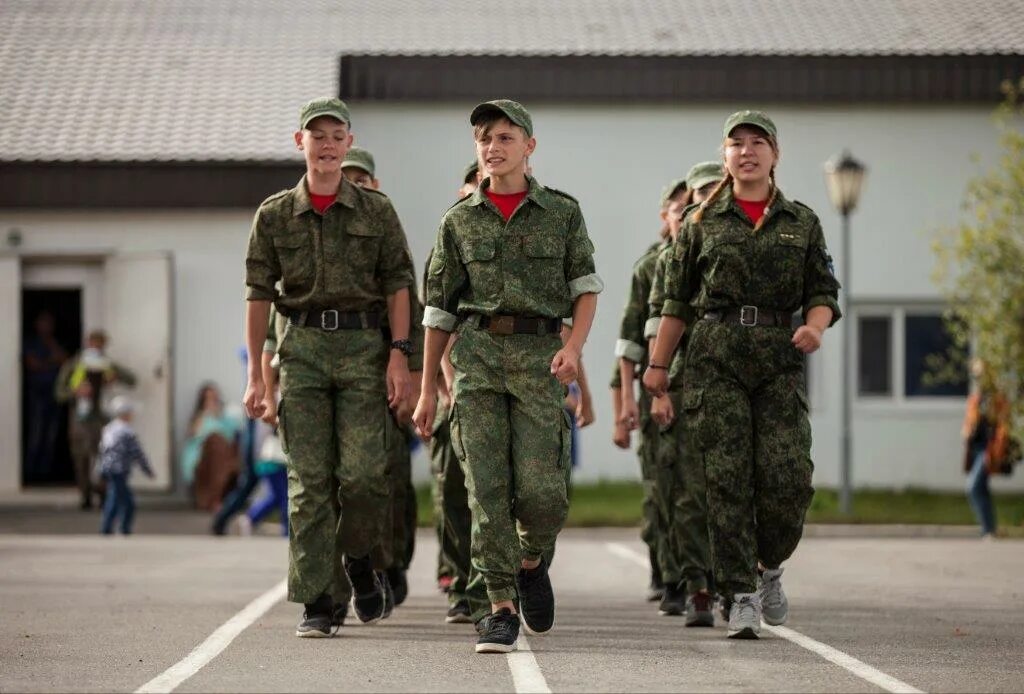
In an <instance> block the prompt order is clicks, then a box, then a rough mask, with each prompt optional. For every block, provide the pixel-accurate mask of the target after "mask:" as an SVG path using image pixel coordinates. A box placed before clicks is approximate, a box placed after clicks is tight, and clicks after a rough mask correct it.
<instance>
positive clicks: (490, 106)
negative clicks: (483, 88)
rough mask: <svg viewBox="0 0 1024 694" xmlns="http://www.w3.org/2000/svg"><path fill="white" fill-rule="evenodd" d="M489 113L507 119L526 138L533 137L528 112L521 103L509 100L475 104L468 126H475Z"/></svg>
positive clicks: (531, 122) (531, 121)
mask: <svg viewBox="0 0 1024 694" xmlns="http://www.w3.org/2000/svg"><path fill="white" fill-rule="evenodd" d="M491 113H498V114H500V115H502V116H504V117H505V118H508V119H509V120H510V121H512V123H514V124H515V125H518V126H519V127H520V128H522V129H523V130H525V131H526V136H527V137H533V119H532V118H530V112H529V111H527V110H526V107H525V106H523V105H522V104H521V103H519V102H518V101H512V100H511V99H495V100H494V101H485V102H484V103H482V104H477V106H476V108H474V109H473V112H472V113H471V114H469V124H470V125H476V124H477V123H478V122H479V121H480V120H481V119H482V118H483V117H484V116H486V115H488V114H491Z"/></svg>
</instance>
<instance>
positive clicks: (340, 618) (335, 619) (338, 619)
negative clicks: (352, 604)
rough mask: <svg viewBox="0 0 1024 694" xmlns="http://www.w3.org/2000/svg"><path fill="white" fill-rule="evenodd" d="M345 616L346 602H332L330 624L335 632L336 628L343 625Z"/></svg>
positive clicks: (346, 613)
mask: <svg viewBox="0 0 1024 694" xmlns="http://www.w3.org/2000/svg"><path fill="white" fill-rule="evenodd" d="M346 617H348V603H347V602H336V603H334V609H333V610H332V611H331V626H332V627H334V631H335V633H337V631H338V629H340V628H341V627H343V626H345V618H346Z"/></svg>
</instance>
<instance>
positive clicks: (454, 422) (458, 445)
mask: <svg viewBox="0 0 1024 694" xmlns="http://www.w3.org/2000/svg"><path fill="white" fill-rule="evenodd" d="M448 427H449V429H450V431H451V437H452V450H453V451H455V457H456V458H458V459H459V460H461V461H465V460H466V449H465V448H464V447H463V445H462V426H461V425H460V423H459V406H458V405H457V404H456V403H452V410H451V412H450V413H449V414H448Z"/></svg>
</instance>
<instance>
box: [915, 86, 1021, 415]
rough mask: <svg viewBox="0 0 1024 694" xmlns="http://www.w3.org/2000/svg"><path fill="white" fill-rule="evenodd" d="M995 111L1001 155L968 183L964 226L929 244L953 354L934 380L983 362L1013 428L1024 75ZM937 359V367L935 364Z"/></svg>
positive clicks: (1017, 388)
mask: <svg viewBox="0 0 1024 694" xmlns="http://www.w3.org/2000/svg"><path fill="white" fill-rule="evenodd" d="M1002 90H1003V93H1004V94H1005V97H1006V98H1005V99H1004V100H1003V103H1002V104H1000V105H999V107H998V108H997V109H996V111H995V114H994V120H995V124H996V128H997V130H998V132H999V142H1000V151H1001V153H1000V157H999V162H998V165H997V166H996V167H994V168H993V169H991V170H990V171H988V172H986V173H984V174H982V175H979V176H977V177H975V178H974V179H972V180H971V181H970V183H969V184H968V187H967V192H966V196H965V199H964V202H963V211H964V214H963V215H962V221H961V223H959V224H958V225H957V226H954V227H951V228H947V229H944V230H942V231H941V232H940V233H939V235H938V238H937V239H936V240H935V242H934V244H933V248H934V250H935V253H936V255H937V257H938V263H937V264H936V270H935V273H934V279H935V280H936V282H937V283H938V285H939V287H940V288H941V289H942V291H943V292H944V293H945V295H946V298H947V299H948V302H949V304H948V305H949V308H948V311H947V315H946V318H947V327H948V329H949V332H950V334H951V335H952V337H953V341H954V349H953V351H952V353H951V354H950V355H947V358H945V359H942V360H937V361H935V362H933V363H932V365H931V366H932V367H933V373H935V374H936V376H937V377H938V378H940V379H941V378H944V377H945V378H949V377H950V376H951V375H952V374H954V373H959V374H963V373H964V365H965V362H966V355H967V354H969V353H971V352H973V353H974V354H975V355H976V356H978V357H979V358H981V359H982V360H984V361H985V363H986V364H987V365H988V367H989V369H990V373H991V374H992V377H993V378H994V380H995V385H996V386H997V387H998V388H1000V389H1001V390H1003V392H1005V393H1010V394H1016V397H1011V398H1010V399H1011V401H1013V407H1014V414H1015V417H1014V420H1015V423H1016V426H1015V427H1014V428H1015V430H1016V433H1017V434H1018V435H1019V434H1020V433H1022V432H1021V423H1022V422H1024V128H1022V124H1024V78H1021V79H1020V80H1019V81H1018V82H1016V83H1014V82H1011V81H1007V82H1004V83H1003V85H1002ZM940 361H941V363H940Z"/></svg>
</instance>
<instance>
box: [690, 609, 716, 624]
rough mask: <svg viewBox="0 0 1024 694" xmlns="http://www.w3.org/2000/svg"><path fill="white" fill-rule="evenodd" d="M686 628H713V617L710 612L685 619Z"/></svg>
mask: <svg viewBox="0 0 1024 694" xmlns="http://www.w3.org/2000/svg"><path fill="white" fill-rule="evenodd" d="M686 626H688V627H713V626H715V615H713V614H712V613H710V612H701V613H698V614H697V615H695V616H694V617H687V618H686Z"/></svg>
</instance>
